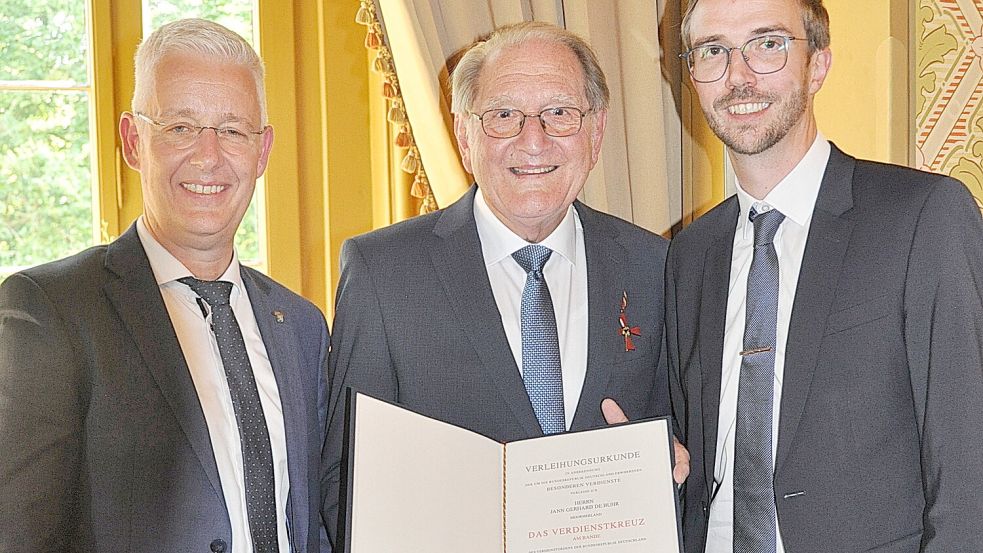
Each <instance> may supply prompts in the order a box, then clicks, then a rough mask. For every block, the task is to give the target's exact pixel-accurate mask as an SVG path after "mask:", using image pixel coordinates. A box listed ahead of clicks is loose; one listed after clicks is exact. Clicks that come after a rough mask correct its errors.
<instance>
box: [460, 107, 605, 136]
mask: <svg viewBox="0 0 983 553" xmlns="http://www.w3.org/2000/svg"><path fill="white" fill-rule="evenodd" d="M589 113H590V110H587V111H583V110H581V109H578V108H572V107H565V106H561V107H555V108H546V109H544V110H543V111H541V112H539V113H537V114H534V115H526V114H525V113H522V112H521V111H519V110H517V109H490V110H488V111H486V112H484V113H482V114H481V115H478V114H477V113H472V114H471V115H472V116H474V117H477V118H478V119H480V120H481V130H483V131H485V134H486V135H488V136H490V137H491V138H512V137H513V136H519V133H521V132H522V127H523V125H525V124H526V119H528V118H530V117H536V118H539V124H540V125H542V126H543V132H545V133H546V134H548V135H549V136H555V137H557V138H560V137H564V136H572V135H575V134H577V133H578V132H580V127H581V126H583V123H584V117H587V114H589Z"/></svg>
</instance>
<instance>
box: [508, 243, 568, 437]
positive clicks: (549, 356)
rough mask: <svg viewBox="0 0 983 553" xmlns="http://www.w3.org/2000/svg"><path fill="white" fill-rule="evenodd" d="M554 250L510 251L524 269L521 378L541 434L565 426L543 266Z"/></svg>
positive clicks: (557, 352)
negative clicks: (541, 430) (541, 431)
mask: <svg viewBox="0 0 983 553" xmlns="http://www.w3.org/2000/svg"><path fill="white" fill-rule="evenodd" d="M552 253H553V250H551V249H549V248H547V247H545V246H540V245H538V244H532V245H529V246H526V247H524V248H521V249H519V250H517V251H516V252H514V253H513V254H512V258H513V259H515V260H516V262H517V263H518V264H519V266H521V267H522V268H523V269H524V270H525V271H526V284H525V287H524V288H523V289H522V307H521V314H520V315H521V320H522V380H523V382H524V383H525V385H526V393H527V394H529V401H530V402H532V408H533V410H534V411H535V412H536V418H537V419H539V426H540V427H541V428H542V429H543V433H544V434H555V433H557V432H563V431H564V430H566V419H565V417H564V413H563V375H562V372H561V369H560V341H559V339H558V338H557V333H556V315H555V314H554V313H553V300H552V299H551V298H550V289H549V287H548V286H547V285H546V278H545V277H544V276H543V266H544V265H546V261H547V260H549V258H550V255H551V254H552Z"/></svg>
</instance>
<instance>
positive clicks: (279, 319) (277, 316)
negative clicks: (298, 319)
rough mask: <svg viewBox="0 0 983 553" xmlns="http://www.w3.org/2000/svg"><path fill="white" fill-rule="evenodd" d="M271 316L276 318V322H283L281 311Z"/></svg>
mask: <svg viewBox="0 0 983 553" xmlns="http://www.w3.org/2000/svg"><path fill="white" fill-rule="evenodd" d="M273 316H274V317H276V322H278V323H282V322H283V311H280V310H277V311H274V312H273Z"/></svg>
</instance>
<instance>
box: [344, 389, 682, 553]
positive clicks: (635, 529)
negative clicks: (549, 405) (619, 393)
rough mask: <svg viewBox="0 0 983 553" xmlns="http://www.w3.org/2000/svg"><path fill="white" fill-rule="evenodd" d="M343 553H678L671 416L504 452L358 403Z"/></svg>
mask: <svg viewBox="0 0 983 553" xmlns="http://www.w3.org/2000/svg"><path fill="white" fill-rule="evenodd" d="M349 402H350V403H349V419H348V423H349V427H348V432H349V434H348V440H347V442H348V443H347V446H348V450H347V458H346V463H345V465H344V466H345V468H346V471H345V472H346V474H345V475H343V477H344V478H345V480H344V481H345V482H346V483H347V485H346V489H345V491H344V492H343V495H344V496H345V497H346V501H345V505H344V508H343V510H342V516H341V520H340V524H339V536H338V540H337V541H338V543H337V544H336V547H337V548H339V549H340V550H341V551H342V552H343V553H393V552H410V553H412V552H421V553H423V552H426V553H565V552H568V551H569V552H577V551H580V552H583V553H636V552H637V553H642V552H644V553H680V552H681V551H682V546H681V538H680V536H681V533H680V526H679V502H678V497H677V495H676V486H675V484H674V483H673V480H672V463H673V461H672V451H673V450H672V433H671V430H670V428H671V426H670V423H669V419H668V418H667V417H663V418H656V419H647V420H643V421H636V422H631V423H627V424H620V425H614V426H607V427H604V428H598V429H595V430H586V431H581V432H567V433H562V434H553V435H550V436H543V437H539V438H532V439H528V440H519V441H515V442H510V443H507V444H502V443H500V442H497V441H495V440H491V439H489V438H487V437H485V436H482V435H480V434H476V433H474V432H472V431H470V430H465V429H463V428H460V427H457V426H454V425H451V424H447V423H444V422H441V421H438V420H435V419H431V418H428V417H425V416H423V415H420V414H417V413H414V412H412V411H409V410H407V409H404V408H402V407H399V406H397V405H394V404H392V403H389V402H385V401H381V400H378V399H375V398H373V397H370V396H367V395H364V394H361V393H357V392H353V393H352V395H351V397H350V398H349Z"/></svg>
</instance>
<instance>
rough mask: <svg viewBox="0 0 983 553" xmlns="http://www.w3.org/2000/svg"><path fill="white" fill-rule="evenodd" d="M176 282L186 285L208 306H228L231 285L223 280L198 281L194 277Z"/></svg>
mask: <svg viewBox="0 0 983 553" xmlns="http://www.w3.org/2000/svg"><path fill="white" fill-rule="evenodd" d="M178 282H180V283H181V284H185V285H187V286H188V287H189V288H191V289H192V290H194V291H195V293H196V294H198V295H199V296H201V299H203V300H205V302H207V303H208V305H210V306H212V307H218V306H220V305H229V297H230V296H231V295H232V283H231V282H228V281H225V280H198V279H197V278H195V277H184V278H179V279H178Z"/></svg>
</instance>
